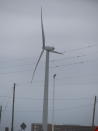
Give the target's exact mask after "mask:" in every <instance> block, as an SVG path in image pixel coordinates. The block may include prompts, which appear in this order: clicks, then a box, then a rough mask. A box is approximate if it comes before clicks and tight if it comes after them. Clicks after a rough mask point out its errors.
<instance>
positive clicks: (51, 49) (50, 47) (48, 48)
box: [44, 46, 55, 51]
mask: <svg viewBox="0 0 98 131" xmlns="http://www.w3.org/2000/svg"><path fill="white" fill-rule="evenodd" d="M44 50H47V51H54V50H55V48H54V47H52V46H45V47H44Z"/></svg>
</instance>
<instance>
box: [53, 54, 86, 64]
mask: <svg viewBox="0 0 98 131" xmlns="http://www.w3.org/2000/svg"><path fill="white" fill-rule="evenodd" d="M85 56H87V55H77V56H69V57H63V58H59V59H52V60H51V62H55V61H64V60H66V59H67V60H69V59H75V58H77V59H79V58H81V57H85Z"/></svg>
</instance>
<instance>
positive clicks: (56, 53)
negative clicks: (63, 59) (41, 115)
mask: <svg viewBox="0 0 98 131" xmlns="http://www.w3.org/2000/svg"><path fill="white" fill-rule="evenodd" d="M51 52H52V53H56V54H61V55H63V53H61V52H58V51H51Z"/></svg>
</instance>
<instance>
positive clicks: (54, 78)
mask: <svg viewBox="0 0 98 131" xmlns="http://www.w3.org/2000/svg"><path fill="white" fill-rule="evenodd" d="M55 77H56V74H54V75H53V100H52V106H53V108H52V131H54V97H55Z"/></svg>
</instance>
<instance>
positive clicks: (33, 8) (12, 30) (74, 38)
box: [0, 0, 98, 130]
mask: <svg viewBox="0 0 98 131" xmlns="http://www.w3.org/2000/svg"><path fill="white" fill-rule="evenodd" d="M41 7H43V22H44V29H45V36H46V44H47V45H52V46H54V47H55V48H56V50H57V51H60V52H64V55H57V54H51V55H50V84H49V85H50V86H49V122H50V123H51V109H52V100H51V99H52V89H53V74H54V73H56V74H57V76H56V89H55V123H59V124H62V123H64V124H79V125H91V122H92V110H93V101H94V96H95V95H97V96H98V70H97V67H98V35H97V34H98V26H97V23H98V0H49V1H48V0H14V1H13V0H9V1H8V0H0V105H1V104H2V106H3V114H2V127H3V126H10V125H11V102H12V87H13V83H14V82H15V83H16V103H15V107H16V108H15V129H16V130H17V129H19V125H20V124H21V123H22V122H26V123H27V124H28V123H29V126H30V125H31V123H33V122H41V121H42V106H43V85H44V65H45V54H44V56H43V57H42V59H41V62H40V64H39V66H38V69H37V72H36V75H35V78H34V81H33V83H32V84H30V80H31V77H32V72H33V69H34V66H35V63H36V62H37V59H38V56H39V54H40V52H41V48H42V39H41V23H40V8H41ZM5 96H8V97H10V98H8V97H5ZM8 112H9V113H8ZM8 120H9V121H8ZM95 123H96V125H98V102H97V106H96V118H95ZM28 130H30V127H29V128H28Z"/></svg>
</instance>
